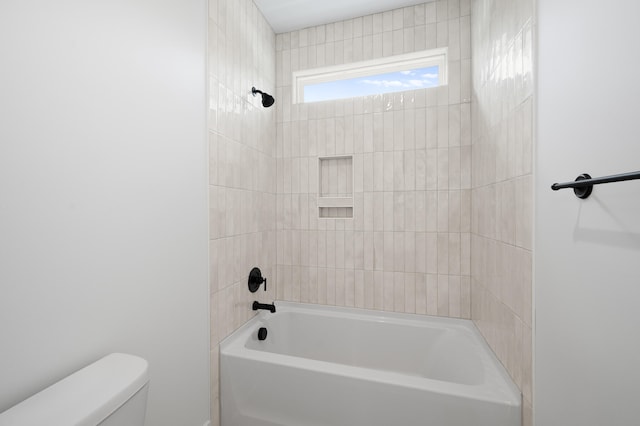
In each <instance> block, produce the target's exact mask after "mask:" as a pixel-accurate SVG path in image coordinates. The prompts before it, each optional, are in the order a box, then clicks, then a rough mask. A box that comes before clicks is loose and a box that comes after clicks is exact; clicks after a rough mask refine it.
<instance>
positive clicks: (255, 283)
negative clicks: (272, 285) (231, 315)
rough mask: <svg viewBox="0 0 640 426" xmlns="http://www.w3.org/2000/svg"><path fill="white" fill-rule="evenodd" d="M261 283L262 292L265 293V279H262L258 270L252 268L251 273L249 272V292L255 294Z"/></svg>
mask: <svg viewBox="0 0 640 426" xmlns="http://www.w3.org/2000/svg"><path fill="white" fill-rule="evenodd" d="M262 283H264V291H267V279H266V278H263V277H262V271H260V268H253V269H252V270H251V272H249V291H250V292H251V293H255V292H256V291H258V289H259V288H260V284H262Z"/></svg>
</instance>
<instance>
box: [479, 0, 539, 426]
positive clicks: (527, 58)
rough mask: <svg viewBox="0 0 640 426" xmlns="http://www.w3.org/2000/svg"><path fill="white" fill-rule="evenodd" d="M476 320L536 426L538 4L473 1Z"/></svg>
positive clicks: (522, 0)
mask: <svg viewBox="0 0 640 426" xmlns="http://www.w3.org/2000/svg"><path fill="white" fill-rule="evenodd" d="M472 28H473V37H472V39H473V49H472V51H473V69H474V73H473V103H472V105H473V132H472V134H473V160H472V162H473V173H472V181H473V189H472V198H473V199H472V203H471V204H472V210H471V217H472V221H471V223H472V225H471V232H472V234H471V259H472V262H471V302H472V305H471V317H472V319H473V320H474V322H475V323H476V324H477V325H478V328H479V329H480V331H481V332H482V334H483V335H484V336H485V338H486V340H487V341H488V343H489V344H490V345H491V347H492V348H493V350H494V352H495V353H496V354H497V356H498V358H499V359H500V360H501V361H502V363H503V364H504V365H505V367H506V368H507V370H508V371H509V373H510V375H511V377H512V378H513V379H514V381H515V382H516V384H517V385H518V386H519V387H520V389H521V390H522V394H523V402H524V410H523V421H524V422H523V424H524V425H525V426H526V425H531V424H532V418H531V417H532V402H533V401H532V391H531V389H532V386H531V380H532V360H531V359H532V216H533V205H532V201H533V192H532V185H533V184H532V182H533V180H532V152H533V125H532V123H533V108H532V104H533V80H532V78H533V76H532V71H533V53H532V52H533V48H532V44H533V31H534V24H533V0H517V1H515V0H474V3H473V10H472Z"/></svg>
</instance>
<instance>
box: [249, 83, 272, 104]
mask: <svg viewBox="0 0 640 426" xmlns="http://www.w3.org/2000/svg"><path fill="white" fill-rule="evenodd" d="M251 93H252V94H253V96H255V95H256V93H260V94H261V95H262V106H263V107H265V108H269V107H270V106H271V105H273V103H274V102H275V101H276V100H275V99H273V96H271V95H270V94H268V93H264V92H263V91H262V90H258V89H256V88H255V87H252V88H251Z"/></svg>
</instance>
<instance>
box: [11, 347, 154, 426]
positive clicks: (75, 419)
mask: <svg viewBox="0 0 640 426" xmlns="http://www.w3.org/2000/svg"><path fill="white" fill-rule="evenodd" d="M148 381H149V373H148V363H147V361H146V360H144V359H142V358H140V357H137V356H134V355H127V354H122V353H113V354H110V355H107V356H105V357H104V358H101V359H100V360H98V361H96V362H94V363H93V364H90V365H88V366H87V367H84V368H83V369H81V370H78V371H76V372H75V373H73V374H71V375H70V376H67V377H65V378H64V379H62V380H60V381H59V382H57V383H54V384H53V385H51V386H49V387H48V388H46V389H44V390H43V391H41V392H38V393H37V394H35V395H33V396H32V397H30V398H28V399H26V400H24V401H22V402H20V403H18V404H17V405H15V406H13V407H12V408H10V409H9V410H7V411H5V412H4V413H1V414H0V426H9V425H22V426H31V425H34V426H35V425H39V426H40V425H45V424H46V425H51V426H54V425H56V426H57V425H60V426H62V425H65V426H68V425H78V426H84V425H87V426H88V425H96V424H98V423H100V422H101V421H103V420H104V419H105V418H107V417H108V416H109V415H110V414H112V413H113V412H114V411H116V410H117V409H118V408H119V407H120V406H122V405H123V404H124V403H125V402H127V401H128V400H129V399H130V398H131V397H132V396H133V395H135V394H136V393H137V392H138V391H139V390H140V389H142V387H144V385H145V384H147V383H148Z"/></svg>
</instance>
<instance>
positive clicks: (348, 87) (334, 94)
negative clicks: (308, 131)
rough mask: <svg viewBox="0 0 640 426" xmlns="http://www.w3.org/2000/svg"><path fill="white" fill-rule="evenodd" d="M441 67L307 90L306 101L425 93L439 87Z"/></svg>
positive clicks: (321, 85)
mask: <svg viewBox="0 0 640 426" xmlns="http://www.w3.org/2000/svg"><path fill="white" fill-rule="evenodd" d="M438 71H439V70H438V66H437V65H436V66H432V67H427V68H419V69H415V70H409V71H398V72H391V73H387V74H378V75H371V76H367V77H358V78H350V79H346V80H336V81H329V82H326V83H317V84H309V85H305V86H304V101H305V102H319V101H327V100H332V99H345V98H353V97H356V96H368V95H377V94H382V93H392V92H401V91H404V90H416V89H426V88H429V87H436V86H438V84H439V78H438Z"/></svg>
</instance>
